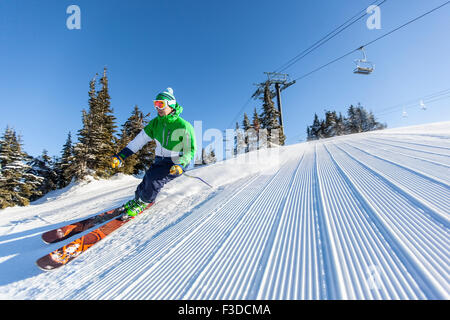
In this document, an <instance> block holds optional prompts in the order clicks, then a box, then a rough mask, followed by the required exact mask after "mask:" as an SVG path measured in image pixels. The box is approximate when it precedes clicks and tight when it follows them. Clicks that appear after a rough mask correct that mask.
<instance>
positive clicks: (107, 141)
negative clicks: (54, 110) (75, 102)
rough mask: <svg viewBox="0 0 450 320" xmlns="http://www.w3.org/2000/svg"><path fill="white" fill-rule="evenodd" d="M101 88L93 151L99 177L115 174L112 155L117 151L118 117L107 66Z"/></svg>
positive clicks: (95, 117) (95, 167) (95, 119)
mask: <svg viewBox="0 0 450 320" xmlns="http://www.w3.org/2000/svg"><path fill="white" fill-rule="evenodd" d="M100 84H101V89H100V90H99V91H98V92H97V104H96V108H95V113H94V114H93V115H94V117H93V124H94V127H93V129H94V130H93V131H92V132H91V134H92V135H93V148H94V149H93V152H94V155H95V163H94V165H93V168H92V169H93V170H95V174H96V176H98V177H102V178H105V177H109V176H111V175H112V174H113V171H112V170H111V156H112V155H113V154H114V153H116V152H117V150H116V142H117V139H116V138H115V136H114V134H115V133H116V128H117V126H116V124H115V121H116V118H115V116H114V115H113V109H112V108H111V103H110V99H111V98H110V96H109V92H108V90H109V89H108V78H107V76H106V67H105V68H104V69H103V76H102V77H101V78H100Z"/></svg>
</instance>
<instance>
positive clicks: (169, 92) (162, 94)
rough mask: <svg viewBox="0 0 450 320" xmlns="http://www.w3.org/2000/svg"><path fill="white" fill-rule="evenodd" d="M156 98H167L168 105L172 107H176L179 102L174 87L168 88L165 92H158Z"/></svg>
mask: <svg viewBox="0 0 450 320" xmlns="http://www.w3.org/2000/svg"><path fill="white" fill-rule="evenodd" d="M155 100H167V105H168V106H169V107H171V108H173V107H175V105H176V103H177V100H176V99H175V96H174V95H173V89H172V88H167V89H166V90H164V91H163V92H160V93H158V95H157V96H156V98H155Z"/></svg>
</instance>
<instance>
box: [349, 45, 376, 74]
mask: <svg viewBox="0 0 450 320" xmlns="http://www.w3.org/2000/svg"><path fill="white" fill-rule="evenodd" d="M358 50H361V51H362V53H363V58H362V59H356V60H355V64H356V68H355V70H353V73H356V74H371V73H372V72H373V69H374V67H375V66H374V64H373V63H372V62H370V61H367V57H366V52H365V51H364V47H360V48H359V49H358Z"/></svg>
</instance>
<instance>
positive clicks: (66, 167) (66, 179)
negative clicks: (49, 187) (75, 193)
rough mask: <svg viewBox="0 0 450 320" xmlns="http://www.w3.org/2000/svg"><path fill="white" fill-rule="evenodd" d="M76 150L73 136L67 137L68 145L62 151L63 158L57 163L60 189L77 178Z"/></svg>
mask: <svg viewBox="0 0 450 320" xmlns="http://www.w3.org/2000/svg"><path fill="white" fill-rule="evenodd" d="M75 168H76V162H75V150H74V147H73V144H72V134H71V133H70V132H69V134H68V135H67V139H66V143H65V144H64V146H63V149H62V151H61V158H60V159H58V161H57V162H56V172H57V174H58V188H64V187H66V186H67V185H69V183H70V182H71V181H72V179H73V178H74V177H75Z"/></svg>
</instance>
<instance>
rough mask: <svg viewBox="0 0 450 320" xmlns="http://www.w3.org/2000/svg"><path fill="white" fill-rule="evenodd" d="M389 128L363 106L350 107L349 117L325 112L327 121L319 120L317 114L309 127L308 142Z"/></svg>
mask: <svg viewBox="0 0 450 320" xmlns="http://www.w3.org/2000/svg"><path fill="white" fill-rule="evenodd" d="M386 127H387V125H386V124H382V123H380V122H378V121H376V119H375V116H374V115H373V113H372V112H371V111H367V110H366V109H364V107H362V106H361V104H358V106H356V107H355V106H353V105H350V107H348V109H347V116H346V117H343V116H342V113H339V115H337V112H336V111H325V119H319V117H318V116H317V113H315V114H314V120H313V123H312V125H310V126H307V128H306V136H307V138H306V139H307V141H311V140H318V139H323V138H331V137H334V136H341V135H346V134H352V133H361V132H368V131H373V130H381V129H385V128H386Z"/></svg>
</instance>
